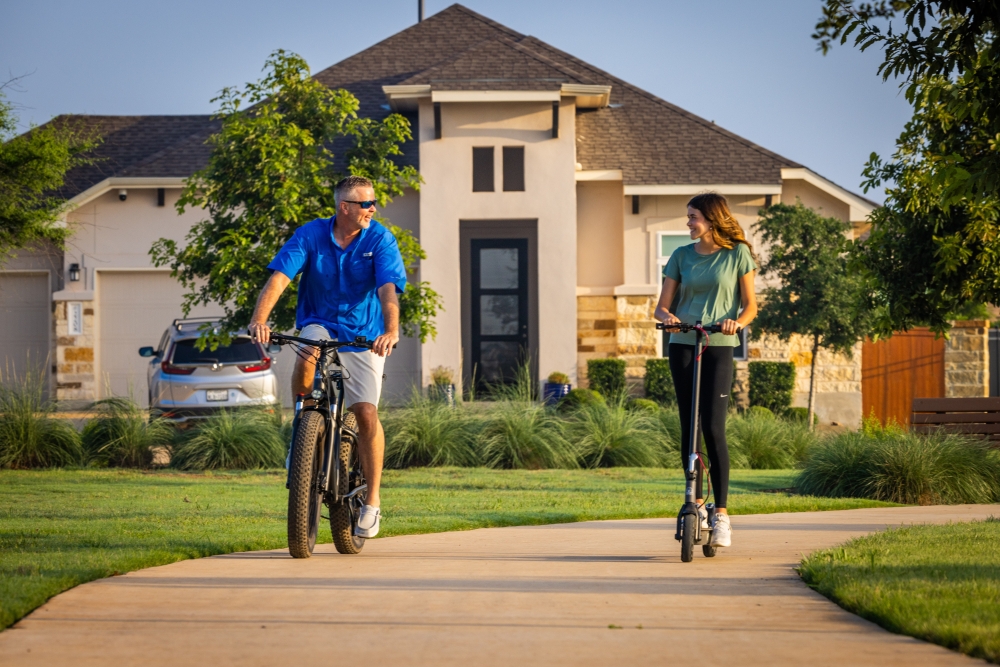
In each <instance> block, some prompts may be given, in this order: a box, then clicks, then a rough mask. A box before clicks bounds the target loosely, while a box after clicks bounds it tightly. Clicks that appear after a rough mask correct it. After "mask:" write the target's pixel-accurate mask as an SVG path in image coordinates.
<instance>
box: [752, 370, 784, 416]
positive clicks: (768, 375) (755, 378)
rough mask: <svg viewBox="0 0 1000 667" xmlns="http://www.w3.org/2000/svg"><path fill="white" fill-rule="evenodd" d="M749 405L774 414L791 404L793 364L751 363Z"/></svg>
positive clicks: (779, 412)
mask: <svg viewBox="0 0 1000 667" xmlns="http://www.w3.org/2000/svg"><path fill="white" fill-rule="evenodd" d="M749 368H750V405H760V406H763V407H765V408H767V409H769V410H771V411H772V412H774V413H776V414H781V413H783V412H784V411H785V410H786V409H788V407H789V406H791V404H792V390H793V389H794V388H795V364H793V363H791V362H780V361H751V362H750V363H749Z"/></svg>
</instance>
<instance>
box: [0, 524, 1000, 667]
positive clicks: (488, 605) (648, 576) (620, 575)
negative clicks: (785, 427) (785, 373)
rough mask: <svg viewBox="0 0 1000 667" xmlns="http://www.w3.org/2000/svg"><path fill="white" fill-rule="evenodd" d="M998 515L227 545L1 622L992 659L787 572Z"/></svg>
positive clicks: (308, 648) (443, 659) (266, 644)
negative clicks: (699, 542) (833, 551)
mask: <svg viewBox="0 0 1000 667" xmlns="http://www.w3.org/2000/svg"><path fill="white" fill-rule="evenodd" d="M991 514H993V515H1000V506H997V505H973V506H950V507H948V506H938V507H906V508H894V509H864V510H847V511H839V512H814V513H798V514H768V515H756V516H742V517H735V518H734V519H733V527H734V545H735V546H734V547H732V548H730V549H722V550H720V554H719V556H717V557H716V558H714V559H707V558H704V557H702V556H701V553H700V550H699V551H697V552H696V556H695V561H694V562H693V563H681V562H680V548H679V545H678V543H677V542H675V541H674V539H673V521H671V520H663V519H656V520H642V521H604V522H590V523H577V524H562V525H554V526H537V527H519V528H494V529H485V530H475V531H469V532H460V533H440V534H434V535H417V536H409V537H394V538H389V539H379V540H372V541H369V542H368V544H367V545H366V546H365V550H364V552H363V553H362V554H361V555H360V556H340V555H337V554H336V553H335V552H334V550H333V547H332V545H324V546H321V547H319V548H318V553H317V554H316V555H315V556H314V557H313V558H311V559H309V560H300V561H295V560H292V559H291V558H289V557H288V554H287V552H283V551H271V552H257V553H246V554H233V555H228V556H217V557H214V558H205V559H201V560H191V561H184V562H181V563H175V564H173V565H167V566H164V567H157V568H150V569H148V570H142V571H140V572H134V573H132V574H128V575H125V576H121V577H114V578H111V579H104V580H101V581H96V582H93V583H90V584H85V585H83V586H80V587H78V588H75V589H73V590H71V591H68V592H66V593H63V594H62V595H59V596H57V597H56V598H54V599H53V600H51V601H50V602H49V603H48V604H46V605H45V606H44V607H42V608H40V609H38V610H37V611H35V612H34V613H32V614H31V615H30V616H28V617H27V618H26V619H24V620H22V621H21V622H20V623H19V624H17V625H16V626H15V627H13V628H11V629H9V630H7V631H5V632H3V633H0V664H2V665H4V666H5V667H16V666H20V665H45V666H46V667H53V666H61V665H74V666H76V667H82V666H84V665H142V666H143V667H154V666H157V665H184V666H185V667H196V666H200V665H213V666H216V665H239V666H240V667H252V666H256V665H270V666H279V665H280V666H284V665H312V664H316V665H353V664H358V665H378V666H379V667H383V666H384V667H388V666H391V665H433V666H439V665H462V666H473V665H474V666H477V667H478V666H482V665H503V666H504V667H511V666H521V665H574V666H575V665H599V666H601V667H618V666H623V667H624V666H631V665H666V664H674V663H678V662H682V661H688V662H691V663H692V664H719V665H729V666H733V667H735V666H741V667H742V666H747V665H762V666H765V665H766V666H767V667H775V666H777V665H796V666H799V665H838V666H847V665H849V666H855V665H878V666H879V667H885V666H889V665H900V666H905V667H915V666H923V665H962V664H973V663H979V664H985V663H981V662H980V661H976V660H972V659H971V658H967V657H965V656H962V655H960V654H957V653H953V652H951V651H948V650H946V649H943V648H940V647H938V646H934V645H931V644H927V643H924V642H921V641H917V640H915V639H910V638H908V637H902V636H898V635H893V634H890V633H888V632H886V631H884V630H882V629H880V628H878V627H877V626H875V625H873V624H871V623H868V622H866V621H863V620H861V619H859V618H857V617H855V616H853V615H851V614H849V613H847V612H845V611H843V610H841V609H840V608H839V607H837V606H836V605H834V604H832V603H831V602H829V601H828V600H826V599H825V598H823V597H822V596H820V595H818V594H817V593H814V592H813V591H811V590H809V589H808V588H807V587H806V586H805V585H804V584H803V583H802V582H801V580H800V579H799V577H798V576H797V575H796V573H795V572H794V569H793V568H794V567H795V566H796V565H797V564H798V562H799V560H800V558H801V556H802V555H803V554H805V553H808V552H810V551H813V550H815V549H820V548H824V547H829V546H833V545H835V544H838V543H840V542H843V541H845V540H847V539H849V538H850V537H853V536H856V535H861V534H864V533H868V532H871V531H875V530H881V529H883V528H885V527H886V526H897V525H900V524H903V523H925V522H928V523H930V522H933V523H944V522H947V521H968V520H970V519H974V518H984V517H987V516H989V515H991ZM385 520H386V521H392V515H391V513H390V514H389V515H388V517H387V518H386V519H385ZM610 626H614V627H613V628H612V627H610ZM619 628H620V629H619Z"/></svg>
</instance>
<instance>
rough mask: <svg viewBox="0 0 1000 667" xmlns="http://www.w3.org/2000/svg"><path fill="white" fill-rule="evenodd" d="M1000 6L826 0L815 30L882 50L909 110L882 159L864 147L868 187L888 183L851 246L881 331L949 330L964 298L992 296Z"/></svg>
mask: <svg viewBox="0 0 1000 667" xmlns="http://www.w3.org/2000/svg"><path fill="white" fill-rule="evenodd" d="M998 25H1000V3H997V2H996V1H995V0H913V1H896V0H894V1H887V0H881V1H879V2H872V3H860V4H855V3H854V2H853V0H826V2H825V5H824V8H823V15H822V17H821V19H820V21H819V23H818V24H817V26H816V33H815V34H814V35H813V37H814V38H815V39H816V40H817V41H818V42H819V46H820V49H821V50H823V51H824V52H826V51H827V50H828V49H829V48H830V46H831V44H832V43H833V42H834V41H835V40H838V39H839V40H840V42H841V43H844V42H846V41H847V40H848V38H849V37H850V36H851V35H854V44H855V46H857V47H858V48H860V49H861V50H866V49H868V48H871V47H873V46H874V47H878V48H881V49H882V51H883V53H884V60H883V62H882V64H881V66H880V68H879V73H880V74H881V75H882V76H883V77H884V78H886V79H888V78H889V77H896V78H899V79H900V80H901V85H902V86H903V87H904V89H905V93H906V99H907V100H908V101H909V102H910V104H911V105H912V106H913V117H912V119H911V120H910V121H909V122H908V123H907V124H906V126H905V127H904V129H903V131H902V133H901V134H900V136H899V138H898V139H897V140H896V151H895V153H894V154H893V155H892V156H891V157H890V158H889V159H887V160H883V159H882V158H880V157H879V156H878V155H875V154H874V153H873V154H872V156H871V158H870V159H869V161H868V164H867V165H866V167H865V169H864V172H863V173H864V178H865V181H864V187H865V190H868V189H871V188H877V187H883V186H884V187H885V188H886V194H887V199H886V202H885V206H883V207H882V208H880V209H878V210H876V211H875V212H874V213H873V214H872V216H871V223H872V227H871V234H870V236H869V237H868V238H867V239H866V240H865V241H863V242H862V243H860V244H859V245H858V249H857V250H858V252H857V259H858V266H859V267H860V268H863V269H866V270H867V271H868V272H869V273H870V274H871V276H872V277H873V278H874V279H875V281H874V286H875V289H874V291H873V292H872V295H871V298H872V302H873V304H872V305H873V306H874V307H875V313H876V315H877V317H876V319H875V328H876V331H877V332H878V333H881V334H891V333H892V332H893V331H896V330H905V329H908V328H910V327H912V326H915V325H918V324H926V325H929V326H930V327H931V328H932V329H934V330H935V331H945V330H946V329H947V328H948V326H949V320H950V319H952V318H953V317H954V316H955V315H956V313H958V312H959V311H961V310H962V309H963V308H965V307H966V306H967V304H968V303H969V302H970V301H971V302H979V303H983V302H987V303H1000V228H998V217H1000V45H998V43H997V27H998Z"/></svg>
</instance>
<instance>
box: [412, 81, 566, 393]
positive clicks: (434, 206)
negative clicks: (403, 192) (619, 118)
mask: <svg viewBox="0 0 1000 667" xmlns="http://www.w3.org/2000/svg"><path fill="white" fill-rule="evenodd" d="M574 116H575V106H574V104H573V102H572V101H571V100H569V99H564V100H563V103H562V106H561V108H560V116H559V119H560V120H559V132H560V134H559V138H558V139H553V138H552V137H551V121H552V107H551V104H550V103H548V102H544V103H445V104H442V105H441V117H442V138H441V139H435V138H434V111H433V106H432V105H431V103H430V102H429V101H426V102H423V103H421V105H420V120H419V135H418V136H419V141H420V171H421V175H422V176H423V178H424V185H423V187H422V188H421V193H420V220H421V227H420V239H421V243H422V245H423V247H424V250H425V251H426V252H427V259H426V260H425V261H424V262H423V263H422V266H421V275H422V276H423V279H424V280H428V281H430V283H431V284H432V285H433V286H434V289H435V290H437V291H438V292H439V293H440V294H441V296H442V298H443V299H444V307H445V309H446V310H445V312H444V313H442V314H441V315H440V316H439V317H438V337H437V340H435V341H433V342H428V343H427V344H425V345H423V346H422V353H421V360H422V362H421V367H422V374H423V384H427V383H428V382H429V372H430V369H432V368H434V367H436V366H447V367H450V368H453V369H455V370H456V371H457V370H459V369H460V368H461V363H462V362H461V359H462V344H463V343H462V333H461V303H462V302H461V298H462V285H461V280H460V243H459V228H460V221H462V220H470V221H472V220H495V221H498V223H499V221H503V220H537V233H538V257H539V267H538V285H537V291H538V303H539V309H538V310H539V322H538V331H539V340H538V371H539V376H540V377H545V376H546V375H548V374H549V373H550V372H552V371H555V370H559V371H563V372H567V373H571V374H572V375H575V368H576V298H575V297H576V278H577V272H576V225H577V216H576V181H575V163H576V158H575V154H576V151H575V118H574ZM474 146H494V147H495V159H496V169H495V171H496V187H497V190H496V191H495V192H473V191H472V148H473V147H474ZM503 146H524V147H525V191H524V192H504V191H503V190H502V174H503V167H502V147H503ZM574 381H575V378H574Z"/></svg>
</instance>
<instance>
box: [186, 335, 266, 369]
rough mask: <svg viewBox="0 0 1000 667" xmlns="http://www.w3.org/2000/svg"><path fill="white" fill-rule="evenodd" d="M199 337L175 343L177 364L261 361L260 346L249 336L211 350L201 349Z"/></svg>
mask: <svg viewBox="0 0 1000 667" xmlns="http://www.w3.org/2000/svg"><path fill="white" fill-rule="evenodd" d="M197 341H198V339H197V338H185V339H183V340H179V341H177V342H176V343H174V358H173V363H175V364H211V363H220V364H245V363H246V362H248V361H260V358H261V355H260V348H258V347H257V345H256V344H255V343H254V342H253V341H252V340H250V339H249V338H236V339H234V340H233V342H232V344H230V345H220V346H219V347H218V348H217V349H215V350H211V349H209V348H208V347H206V348H205V349H204V351H202V350H199V349H198V348H197V347H196V346H195V343H196V342H197Z"/></svg>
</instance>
